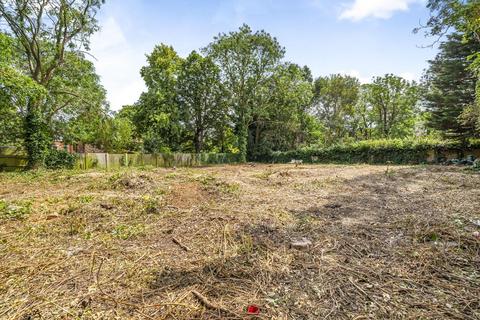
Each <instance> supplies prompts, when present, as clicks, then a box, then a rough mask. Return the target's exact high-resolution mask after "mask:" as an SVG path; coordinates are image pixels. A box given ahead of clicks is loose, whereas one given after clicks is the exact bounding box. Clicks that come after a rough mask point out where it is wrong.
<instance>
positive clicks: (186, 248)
mask: <svg viewBox="0 0 480 320" xmlns="http://www.w3.org/2000/svg"><path fill="white" fill-rule="evenodd" d="M172 241H173V243H175V244H176V245H178V246H179V247H180V248H182V250H183V251H185V252H188V251H190V248H189V247H187V246H186V245H184V244H183V243H181V242H180V241H179V240H178V239H177V238H172Z"/></svg>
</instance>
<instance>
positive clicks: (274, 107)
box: [250, 63, 312, 159]
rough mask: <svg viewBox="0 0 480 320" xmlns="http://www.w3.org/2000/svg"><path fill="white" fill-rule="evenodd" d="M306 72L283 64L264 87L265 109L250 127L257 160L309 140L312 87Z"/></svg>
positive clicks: (251, 144) (253, 154)
mask: <svg viewBox="0 0 480 320" xmlns="http://www.w3.org/2000/svg"><path fill="white" fill-rule="evenodd" d="M306 71H307V70H306V69H304V68H301V67H299V66H298V65H296V64H292V63H284V64H281V65H279V66H278V67H277V68H276V70H275V72H274V74H273V76H272V77H271V79H270V81H269V82H268V84H267V85H265V86H263V87H262V92H263V96H265V101H266V102H265V106H264V108H262V113H257V115H256V118H255V121H254V122H253V123H252V124H251V126H250V131H251V134H250V139H251V141H250V146H251V151H250V155H251V156H252V157H253V158H254V159H255V157H258V156H262V155H263V154H265V153H268V152H270V151H285V150H291V149H295V148H297V147H298V146H299V145H300V144H302V143H303V142H305V141H308V140H309V138H310V136H309V132H308V125H309V120H310V119H308V108H309V106H310V102H311V99H312V84H311V82H310V81H309V79H308V78H309V77H308V76H309V74H308V71H307V72H306Z"/></svg>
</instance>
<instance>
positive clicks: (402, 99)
mask: <svg viewBox="0 0 480 320" xmlns="http://www.w3.org/2000/svg"><path fill="white" fill-rule="evenodd" d="M364 94H365V95H366V96H365V97H364V99H365V101H366V102H367V103H368V104H369V108H370V110H371V114H372V120H373V123H374V127H375V132H376V134H377V136H378V137H382V138H401V137H405V136H407V135H410V134H413V133H414V127H415V115H416V113H417V112H418V110H417V109H418V108H417V102H418V98H419V97H418V86H417V85H416V84H415V83H414V82H413V83H411V82H409V81H406V80H405V79H403V78H401V77H397V76H394V75H392V74H387V75H385V76H384V77H376V78H375V79H374V80H373V83H371V84H368V85H366V90H365V91H364Z"/></svg>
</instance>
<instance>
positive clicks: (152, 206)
mask: <svg viewBox="0 0 480 320" xmlns="http://www.w3.org/2000/svg"><path fill="white" fill-rule="evenodd" d="M142 200H143V210H142V211H143V212H144V213H146V214H159V213H160V203H159V200H158V199H157V198H155V197H151V196H148V195H147V196H144V197H143V199H142Z"/></svg>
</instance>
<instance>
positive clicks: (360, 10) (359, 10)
mask: <svg viewBox="0 0 480 320" xmlns="http://www.w3.org/2000/svg"><path fill="white" fill-rule="evenodd" d="M418 2H423V0H355V1H354V2H353V3H351V4H349V5H347V6H346V7H345V9H344V10H343V11H342V12H341V14H340V19H348V20H352V21H360V20H362V19H365V18H369V17H373V18H379V19H389V18H391V17H392V15H393V14H394V13H395V12H397V11H407V10H408V9H409V6H410V5H411V4H412V3H418Z"/></svg>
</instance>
